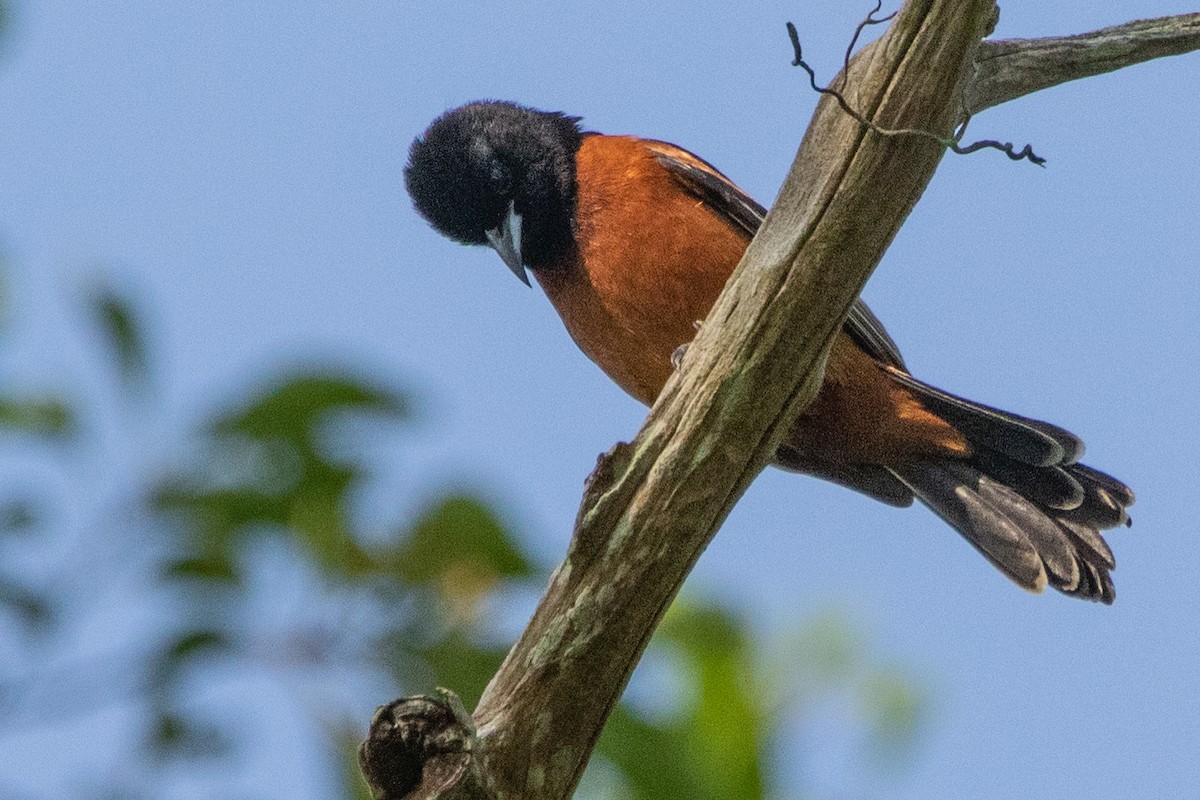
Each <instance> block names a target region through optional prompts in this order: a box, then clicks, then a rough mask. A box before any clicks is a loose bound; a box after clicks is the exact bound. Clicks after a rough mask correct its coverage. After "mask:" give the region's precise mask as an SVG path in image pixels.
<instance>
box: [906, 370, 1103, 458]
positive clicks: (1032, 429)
mask: <svg viewBox="0 0 1200 800" xmlns="http://www.w3.org/2000/svg"><path fill="white" fill-rule="evenodd" d="M885 369H887V371H888V375H889V376H890V377H891V378H892V380H894V381H895V382H896V383H899V384H900V385H902V386H904V387H906V388H907V389H908V390H909V391H911V392H912V393H913V394H914V395H915V396H916V398H917V399H918V400H920V401H921V404H922V405H924V406H925V407H926V408H927V409H929V410H930V411H932V412H933V413H934V414H937V415H938V416H939V417H941V418H942V419H944V420H946V421H947V422H949V423H950V424H951V425H953V426H954V427H955V428H957V429H958V431H959V432H960V433H962V434H963V435H964V436H966V437H967V439H968V440H970V441H971V443H972V444H975V445H981V446H983V447H986V448H988V449H989V450H995V451H996V452H998V453H1000V454H1002V455H1004V456H1007V457H1008V458H1011V459H1013V460H1014V461H1018V462H1020V463H1022V464H1028V465H1030V466H1035V467H1049V466H1054V465H1064V464H1074V463H1075V462H1076V461H1078V460H1079V459H1080V458H1081V457H1082V456H1083V449H1084V448H1083V441H1082V440H1080V438H1079V437H1078V436H1076V435H1075V434H1073V433H1071V432H1070V431H1067V430H1064V429H1062V428H1060V427H1058V426H1057V425H1051V424H1050V423H1049V422H1042V421H1041V420H1036V419H1029V418H1028V417H1022V416H1018V415H1017V414H1010V413H1009V412H1007V411H1001V410H1000V409H998V408H992V407H991V406H985V405H983V404H981V403H975V402H972V401H971V400H967V399H965V398H962V397H959V396H957V395H953V394H950V393H949V392H946V391H942V390H941V389H938V388H937V387H936V386H930V385H929V384H927V383H924V382H922V381H919V380H917V379H916V378H914V377H913V376H912V375H909V374H908V373H907V372H904V371H903V370H900V369H897V368H896V367H886V368H885Z"/></svg>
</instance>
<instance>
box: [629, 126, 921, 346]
mask: <svg viewBox="0 0 1200 800" xmlns="http://www.w3.org/2000/svg"><path fill="white" fill-rule="evenodd" d="M646 144H647V146H648V147H649V148H650V149H651V150H653V151H654V154H655V158H656V159H657V160H658V163H660V164H662V165H663V166H664V167H666V168H667V171H668V172H670V173H671V176H672V177H674V178H675V179H676V180H677V181H678V182H679V183H680V185H681V186H683V188H685V189H686V190H687V191H688V192H689V193H690V194H692V195H693V196H695V197H696V198H697V199H698V200H701V201H703V202H704V203H706V204H707V205H708V206H709V208H711V209H713V211H715V212H716V213H717V214H719V215H720V216H722V217H724V218H725V219H726V220H728V222H729V224H730V225H733V226H734V227H735V228H737V229H738V230H740V231H742V232H743V233H745V234H746V236H747V238H749V237H753V236H754V234H755V232H757V231H758V228H759V226H760V225H762V221H763V219H764V218H765V217H766V216H767V210H766V209H765V208H763V207H762V206H761V205H759V204H758V203H757V202H755V200H754V198H752V197H751V196H750V195H748V194H746V193H745V192H743V191H742V190H741V189H739V188H738V186H737V185H736V184H735V183H734V182H733V181H731V180H729V178H726V177H725V176H724V175H722V174H721V172H720V170H718V169H717V168H716V167H714V166H713V165H712V164H709V163H708V162H707V161H705V160H704V159H702V158H699V157H698V156H695V155H693V154H691V153H689V152H687V151H686V150H683V149H681V148H679V147H676V146H675V145H673V144H669V143H667V142H659V141H653V140H647V141H646ZM845 330H846V333H848V334H850V338H851V339H853V340H854V342H855V343H856V344H857V345H858V346H859V347H861V348H862V349H863V350H864V351H865V352H866V353H867V354H868V355H870V356H871V357H872V358H875V359H876V360H878V361H882V362H883V363H885V364H891V365H892V366H895V367H899V368H900V369H905V366H904V358H903V357H902V356H901V355H900V349H899V348H898V347H896V343H895V342H894V341H892V337H891V336H889V335H888V332H887V331H886V330H884V327H883V323H882V322H880V321H879V318H878V317H876V316H875V314H874V313H872V312H871V309H869V308H868V307H867V304H866V303H864V302H863V301H862V299H861V298H860V299H858V300H855V301H854V305H853V306H851V308H850V315H849V316H848V317H847V318H846V324H845Z"/></svg>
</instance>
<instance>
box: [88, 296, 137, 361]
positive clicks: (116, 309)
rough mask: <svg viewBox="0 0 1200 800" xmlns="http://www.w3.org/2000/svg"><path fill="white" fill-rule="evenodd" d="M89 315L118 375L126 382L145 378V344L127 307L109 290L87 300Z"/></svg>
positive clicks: (124, 302)
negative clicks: (104, 341) (96, 326)
mask: <svg viewBox="0 0 1200 800" xmlns="http://www.w3.org/2000/svg"><path fill="white" fill-rule="evenodd" d="M89 305H90V307H91V312H92V315H93V316H94V317H95V319H96V322H97V324H98V325H99V327H100V331H101V332H102V333H103V335H104V338H105V339H106V340H107V342H108V344H109V346H110V347H111V348H112V352H113V355H114V357H115V359H116V362H117V368H118V369H119V370H120V372H121V376H122V377H123V378H124V379H125V380H126V381H127V382H130V383H140V382H142V381H144V380H145V379H146V376H147V373H148V361H147V358H146V342H145V337H144V336H143V335H142V332H141V329H140V327H139V326H138V322H137V319H136V317H135V316H134V313H133V310H132V309H131V307H130V304H129V303H128V302H127V301H126V299H125V298H123V297H121V296H119V295H118V294H117V293H116V292H114V291H113V290H112V289H111V288H109V287H103V288H101V289H99V290H98V291H96V292H95V293H93V295H92V297H91V298H89Z"/></svg>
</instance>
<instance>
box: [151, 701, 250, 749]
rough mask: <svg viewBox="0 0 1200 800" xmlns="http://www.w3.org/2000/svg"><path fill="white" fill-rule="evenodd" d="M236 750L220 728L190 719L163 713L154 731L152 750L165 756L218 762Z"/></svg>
mask: <svg viewBox="0 0 1200 800" xmlns="http://www.w3.org/2000/svg"><path fill="white" fill-rule="evenodd" d="M231 746H232V742H230V740H229V737H228V736H227V735H226V734H225V733H224V731H222V730H221V729H220V728H219V727H217V726H215V725H212V724H206V723H202V722H199V721H197V720H194V719H191V718H189V717H188V716H187V715H185V714H182V713H179V712H176V711H166V710H160V711H159V712H158V713H157V714H156V715H155V716H154V722H153V725H152V726H151V729H150V747H151V749H152V750H154V751H156V752H158V753H159V754H160V755H163V756H174V757H180V756H184V757H189V758H216V757H218V756H221V755H224V754H225V753H227V752H228V751H229V750H230V748H231Z"/></svg>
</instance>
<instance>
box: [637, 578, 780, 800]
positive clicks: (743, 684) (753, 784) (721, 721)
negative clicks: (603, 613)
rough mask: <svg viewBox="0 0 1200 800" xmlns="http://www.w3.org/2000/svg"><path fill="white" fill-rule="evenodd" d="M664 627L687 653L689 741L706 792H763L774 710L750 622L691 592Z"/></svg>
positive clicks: (740, 796) (737, 795)
mask: <svg viewBox="0 0 1200 800" xmlns="http://www.w3.org/2000/svg"><path fill="white" fill-rule="evenodd" d="M660 631H661V636H662V638H663V640H664V641H665V643H667V644H668V645H669V646H673V647H674V648H676V649H677V650H678V651H679V653H680V654H681V656H682V660H683V662H684V664H683V666H682V669H683V670H684V671H685V673H686V674H687V675H689V676H690V678H691V681H692V683H693V686H694V689H693V692H694V696H693V697H692V698H690V699H689V700H688V701H687V702H686V703H685V707H687V708H689V709H690V713H689V714H688V717H689V719H688V720H687V726H686V727H687V735H686V744H687V747H688V750H689V751H690V754H691V759H692V769H693V770H694V772H695V774H696V775H697V776H698V778H699V779H700V781H701V783H702V789H701V796H703V797H708V798H727V800H758V798H761V797H762V796H763V788H764V787H763V774H764V765H763V763H762V757H761V751H762V749H763V747H764V742H765V740H766V738H767V735H768V733H769V731H770V725H771V723H772V718H771V715H770V713H769V712H768V711H767V710H766V709H767V708H768V705H769V704H768V703H767V702H765V701H764V699H763V698H762V696H761V695H760V693H759V692H760V681H758V680H757V679H756V674H755V670H756V667H757V654H756V653H755V652H754V649H753V648H752V647H751V644H750V639H749V635H748V633H747V631H746V626H745V623H744V622H743V621H742V620H739V619H737V618H736V617H734V616H733V615H732V614H730V613H729V612H727V611H724V610H722V609H720V608H718V607H717V606H715V605H701V604H697V603H695V602H694V601H687V600H684V601H683V602H679V603H676V604H675V605H674V606H672V607H671V609H670V610H669V611H668V612H667V615H666V617H665V618H664V620H663V624H662V627H661V629H660Z"/></svg>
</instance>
